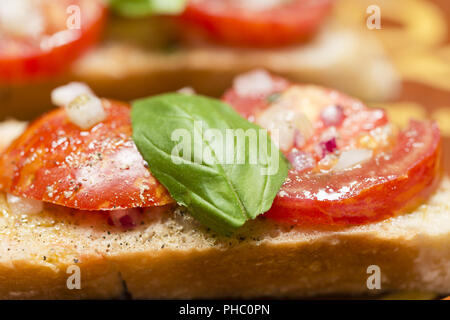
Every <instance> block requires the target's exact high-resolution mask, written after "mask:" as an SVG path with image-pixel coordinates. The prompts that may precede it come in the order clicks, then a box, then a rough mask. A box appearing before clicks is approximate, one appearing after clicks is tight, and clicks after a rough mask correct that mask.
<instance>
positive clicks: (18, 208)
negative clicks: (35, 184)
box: [6, 193, 44, 215]
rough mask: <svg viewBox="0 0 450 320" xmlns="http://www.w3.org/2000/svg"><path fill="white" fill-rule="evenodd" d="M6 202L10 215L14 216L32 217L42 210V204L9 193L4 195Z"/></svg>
mask: <svg viewBox="0 0 450 320" xmlns="http://www.w3.org/2000/svg"><path fill="white" fill-rule="evenodd" d="M6 201H7V202H8V206H9V209H10V210H11V213H13V214H15V215H23V214H25V215H33V214H37V213H40V212H42V210H44V203H43V202H42V201H38V200H33V199H25V198H21V197H16V196H14V195H12V194H9V193H8V194H7V195H6Z"/></svg>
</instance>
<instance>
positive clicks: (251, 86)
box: [233, 70, 273, 97]
mask: <svg viewBox="0 0 450 320" xmlns="http://www.w3.org/2000/svg"><path fill="white" fill-rule="evenodd" d="M233 88H234V90H236V93H237V94H238V95H239V96H241V97H258V96H260V95H265V94H270V93H272V91H273V80H272V77H271V76H270V74H269V73H268V72H267V71H264V70H254V71H251V72H248V73H244V74H242V75H240V76H238V77H237V78H236V79H234V84H233Z"/></svg>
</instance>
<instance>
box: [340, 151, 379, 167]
mask: <svg viewBox="0 0 450 320" xmlns="http://www.w3.org/2000/svg"><path fill="white" fill-rule="evenodd" d="M372 156H373V151H372V150H370V149H352V150H346V151H343V152H342V153H341V155H340V157H339V160H338V162H337V163H336V165H335V166H334V167H333V170H344V169H348V168H352V167H354V166H356V165H358V164H362V163H364V162H366V161H368V160H370V159H371V158H372Z"/></svg>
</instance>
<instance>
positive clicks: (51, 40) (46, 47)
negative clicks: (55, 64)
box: [40, 29, 81, 51]
mask: <svg viewBox="0 0 450 320" xmlns="http://www.w3.org/2000/svg"><path fill="white" fill-rule="evenodd" d="M80 35H81V31H80V30H76V29H69V30H62V31H59V32H57V33H55V34H52V35H50V36H45V37H43V39H42V40H41V43H40V47H41V49H42V50H43V51H50V50H52V49H53V48H56V47H60V46H63V45H65V44H67V43H69V42H72V41H75V40H76V39H78V38H79V37H80Z"/></svg>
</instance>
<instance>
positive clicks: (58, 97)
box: [52, 82, 95, 107]
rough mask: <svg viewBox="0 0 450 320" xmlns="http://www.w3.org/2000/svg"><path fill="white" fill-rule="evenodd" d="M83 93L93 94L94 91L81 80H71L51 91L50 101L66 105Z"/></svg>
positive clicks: (57, 104) (60, 105) (58, 104)
mask: <svg viewBox="0 0 450 320" xmlns="http://www.w3.org/2000/svg"><path fill="white" fill-rule="evenodd" d="M83 94H87V95H90V96H95V95H94V92H93V91H92V90H91V88H89V87H88V86H87V85H86V84H84V83H82V82H71V83H69V84H67V85H65V86H61V87H58V88H56V89H54V90H53V91H52V103H53V104H54V105H56V106H59V107H66V106H68V105H69V104H70V103H71V102H72V101H73V100H75V99H76V98H77V97H79V96H81V95H83Z"/></svg>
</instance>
